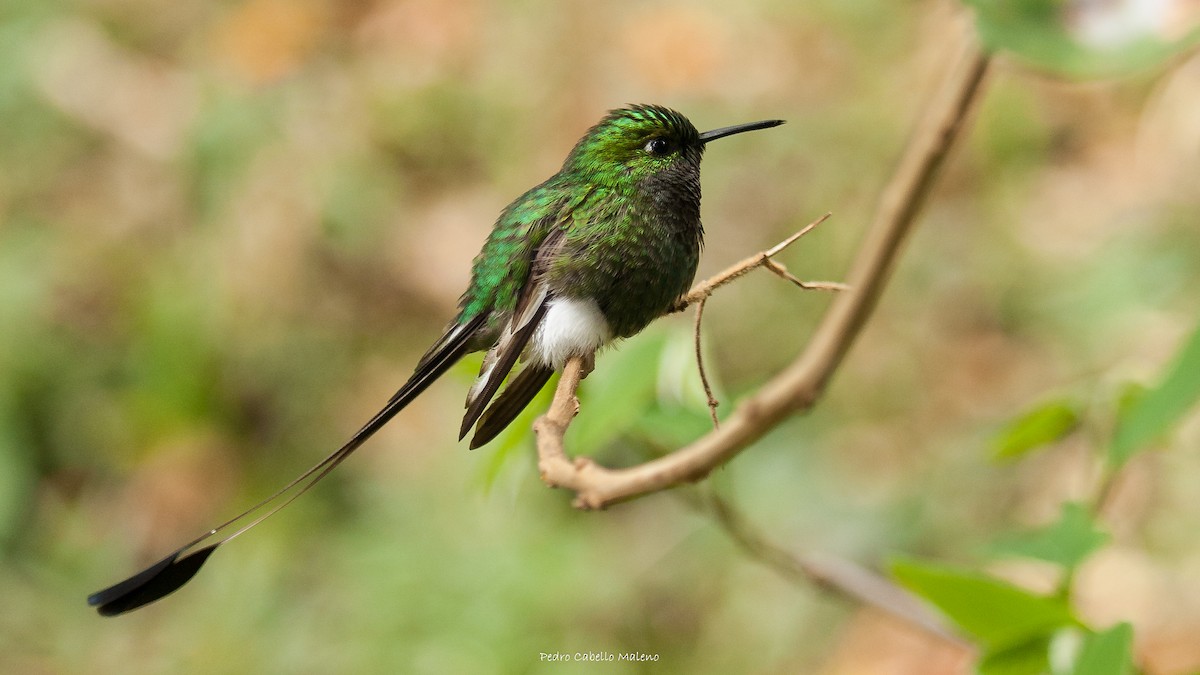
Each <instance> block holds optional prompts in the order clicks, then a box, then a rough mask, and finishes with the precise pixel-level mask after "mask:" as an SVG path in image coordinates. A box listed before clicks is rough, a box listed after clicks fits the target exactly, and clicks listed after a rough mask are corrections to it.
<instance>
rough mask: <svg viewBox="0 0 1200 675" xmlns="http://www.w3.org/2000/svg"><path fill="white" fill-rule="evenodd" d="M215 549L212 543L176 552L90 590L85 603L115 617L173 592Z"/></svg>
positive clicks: (194, 573)
mask: <svg viewBox="0 0 1200 675" xmlns="http://www.w3.org/2000/svg"><path fill="white" fill-rule="evenodd" d="M216 549H217V545H216V544H213V545H212V546H206V547H204V548H202V549H200V550H198V551H196V552H195V553H191V554H189V555H187V556H184V557H183V558H180V557H179V555H180V553H182V552H183V551H176V552H174V553H172V554H171V555H169V556H167V557H166V558H163V559H162V560H160V561H158V562H156V563H154V564H153V565H151V566H150V567H147V568H146V569H144V570H142V571H141V572H138V573H137V574H135V575H133V576H131V577H129V578H128V579H126V580H124V581H122V582H119V583H116V584H113V585H112V586H109V587H108V588H106V589H104V590H102V591H97V592H95V593H92V594H91V595H89V596H88V604H89V605H91V606H92V607H95V608H96V611H97V612H99V613H100V615H101V616H117V615H118V614H124V613H125V612H129V611H132V610H135V609H137V608H139V607H142V606H144V605H148V604H150V603H152V602H154V601H155V600H158V599H160V598H163V597H165V596H167V595H170V594H171V593H174V592H175V591H176V590H177V589H179V587H180V586H183V585H184V584H186V583H187V582H188V581H189V580H190V579H191V578H192V577H194V576H196V572H198V571H200V567H201V566H202V565H203V564H204V561H206V560H208V556H210V555H212V552H213V551H215V550H216Z"/></svg>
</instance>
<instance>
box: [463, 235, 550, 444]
mask: <svg viewBox="0 0 1200 675" xmlns="http://www.w3.org/2000/svg"><path fill="white" fill-rule="evenodd" d="M564 232H565V230H564V229H563V228H561V227H555V228H554V229H552V230H551V231H550V232H549V234H547V235H546V238H545V239H543V240H542V242H541V245H540V246H538V248H537V250H536V251H534V254H533V263H532V264H531V265H530V273H529V278H528V280H527V281H526V283H525V285H524V287H522V288H521V291H520V295H519V296H518V298H517V307H516V310H514V311H513V316H512V319H511V320H510V321H509V323H508V325H507V326H505V327H504V329H503V330H502V331H501V333H500V339H499V340H497V341H496V345H495V346H494V347H492V348H491V350H489V351H488V354H487V356H485V357H484V360H483V367H482V368H481V369H480V374H479V379H477V380H476V381H475V384H474V385H472V386H471V391H470V392H468V394H467V405H466V408H467V412H466V414H465V415H464V416H463V422H462V426H461V427H460V428H459V431H458V438H459V440H462V439H463V437H465V436H466V435H467V432H468V431H470V430H471V427H472V426H474V425H475V422H476V421H478V420H479V417H480V416H481V415H483V411H484V410H485V409H486V408H487V405H488V403H490V402H491V400H492V397H493V396H495V395H496V392H497V391H498V390H499V389H500V385H501V383H503V382H504V378H506V377H508V374H509V373H510V372H511V371H512V369H513V366H514V365H516V363H517V359H518V358H519V357H520V356H521V354H522V352H524V351H525V347H526V345H528V344H529V340H530V339H531V338H532V337H533V335H534V333H535V332H536V331H537V329H538V326H539V325H540V324H541V322H542V317H543V316H545V314H546V308H547V306H548V305H549V303H550V299H551V295H550V290H549V288H548V287H547V285H546V283H545V280H544V279H543V278H542V277H543V275H542V270H543V269H544V268H545V266H546V261H548V260H549V259H550V258H551V257H552V256H553V255H554V254H555V253H556V252H557V251H558V250H559V248H560V247H561V246H562V243H563V241H564V239H565V237H564ZM544 383H545V381H544V380H543V384H544ZM534 393H536V392H534ZM526 403H528V400H526ZM522 407H524V406H522ZM518 412H519V411H518ZM506 424H507V423H506ZM501 429H503V427H501ZM497 431H499V430H497ZM493 435H494V434H493ZM471 447H472V448H474V447H478V445H477V444H474V443H473V444H472V445H471Z"/></svg>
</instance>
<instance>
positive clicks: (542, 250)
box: [88, 105, 783, 616]
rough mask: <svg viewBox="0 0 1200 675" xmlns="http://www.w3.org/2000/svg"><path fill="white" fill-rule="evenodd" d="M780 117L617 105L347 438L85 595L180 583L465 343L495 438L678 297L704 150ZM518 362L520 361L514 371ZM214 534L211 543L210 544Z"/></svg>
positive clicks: (694, 236)
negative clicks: (214, 522) (733, 119)
mask: <svg viewBox="0 0 1200 675" xmlns="http://www.w3.org/2000/svg"><path fill="white" fill-rule="evenodd" d="M780 124H783V120H762V121H759V122H749V123H745V124H737V125H733V126H727V127H721V128H719V129H713V130H712V131H705V132H703V133H701V132H699V131H697V130H696V127H695V126H694V125H693V124H692V123H691V122H690V121H689V120H688V118H686V117H684V116H683V115H682V114H680V113H678V112H676V111H674V110H671V109H669V108H665V107H662V106H658V105H633V106H629V107H626V108H620V109H617V110H612V111H609V112H608V114H607V115H605V117H604V118H603V119H601V120H600V121H599V122H598V123H597V124H596V125H595V126H593V127H591V128H590V129H589V130H588V131H587V133H585V134H584V135H583V137H582V138H581V139H579V141H578V142H577V143H576V144H575V146H574V148H572V150H571V152H570V154H568V155H567V159H566V161H565V162H563V165H562V168H561V169H560V170H559V171H558V173H556V174H554V175H553V176H551V177H550V178H549V179H547V180H546V181H545V182H543V183H541V184H540V185H538V186H536V187H534V188H532V189H530V190H529V191H527V192H526V193H525V194H523V195H521V196H520V197H518V198H517V199H516V200H514V201H513V202H512V203H511V204H509V205H508V206H507V207H505V209H504V210H503V211H502V212H501V214H500V217H499V218H497V219H496V223H495V225H493V227H492V231H491V234H490V235H489V236H488V238H487V241H486V242H485V243H484V245H483V249H482V250H481V251H480V252H479V254H478V255H477V256H476V257H475V259H474V262H473V263H472V266H471V281H470V285H469V286H468V287H467V290H466V292H465V293H463V295H462V297H461V299H460V300H459V303H458V314H457V315H456V316H455V318H454V320H453V321H451V322H450V324H449V326H447V328H446V330H445V332H444V333H443V334H442V336H441V337H440V338H438V340H437V341H436V342H434V343H433V346H432V347H430V348H429V350H428V351H426V352H425V355H424V356H422V357H421V358H420V360H419V361H418V362H417V365H416V368H415V369H414V371H413V374H412V376H411V377H409V379H408V381H406V382H405V383H404V385H403V386H401V387H400V389H399V390H398V391H397V392H396V393H395V394H394V395H393V396H392V397H391V399H389V400H388V402H387V403H386V404H385V405H384V406H383V408H382V409H381V410H380V411H379V412H378V413H376V414H375V416H374V417H372V418H371V419H370V420H369V421H368V422H367V423H366V424H365V425H363V427H362V428H361V429H359V430H358V432H357V433H355V434H354V435H353V436H352V437H351V438H350V440H349V441H347V442H346V443H345V445H343V446H342V447H340V448H338V449H337V450H335V451H334V452H333V453H332V454H330V455H329V456H328V457H326V458H325V459H323V460H321V461H320V462H318V463H317V464H316V465H314V466H313V467H312V468H310V469H308V470H307V471H305V472H304V473H303V474H301V475H300V476H298V477H297V478H295V479H294V480H292V481H291V482H290V483H288V484H287V485H285V486H284V487H283V488H281V489H279V490H278V491H277V492H276V493H275V494H273V495H271V496H270V497H268V498H267V499H265V500H263V501H262V502H259V503H258V504H256V505H255V506H253V507H251V508H250V509H248V510H247V511H245V512H243V513H241V514H240V515H238V516H236V517H234V518H232V519H230V520H229V521H227V522H225V523H223V524H222V525H219V526H217V527H215V528H213V529H211V530H209V531H207V532H205V533H204V534H203V535H201V536H200V537H197V538H196V539H194V540H193V541H191V542H189V543H187V544H186V545H184V546H182V547H180V548H179V549H177V550H175V551H174V552H173V553H171V554H170V555H168V556H167V557H165V558H163V559H162V560H160V561H158V562H157V563H155V564H153V565H151V566H150V567H148V568H146V569H145V570H142V571H141V572H139V573H137V574H135V575H133V576H131V577H129V578H127V579H125V580H124V581H121V582H119V583H117V584H114V585H112V586H110V587H108V588H106V589H104V590H102V591H98V592H96V593H93V594H92V595H91V596H89V597H88V604H89V605H91V606H93V607H96V609H97V611H98V612H99V613H100V614H101V615H104V616H115V615H117V614H122V613H124V612H128V611H130V610H133V609H137V608H139V607H142V606H144V605H146V604H149V603H151V602H154V601H156V600H159V599H160V598H162V597H164V596H166V595H168V594H170V593H172V592H174V591H175V590H177V589H178V588H179V587H181V586H183V585H184V584H185V583H187V582H188V581H189V580H190V579H191V578H192V577H193V576H194V575H195V574H196V572H198V571H199V569H200V567H201V566H202V565H203V564H204V563H205V561H207V560H208V557H209V556H210V555H212V553H213V552H214V551H215V550H216V549H217V547H218V546H220V545H221V544H224V543H226V542H228V541H230V540H231V539H234V538H235V537H237V536H239V535H241V534H242V533H244V532H246V531H247V530H249V529H250V528H252V527H254V526H255V525H257V524H258V523H260V522H262V521H263V520H265V519H266V518H268V517H270V516H271V515H273V514H274V513H276V512H277V511H279V510H280V509H282V508H283V507H285V506H287V505H288V504H290V503H291V502H292V501H294V500H295V499H297V498H298V497H299V496H300V495H302V494H304V493H305V492H307V491H308V490H309V489H310V488H311V487H312V486H313V485H315V484H316V483H317V482H319V481H320V480H321V479H322V478H324V477H325V476H327V475H328V474H329V472H330V471H332V470H333V469H334V468H335V467H337V465H339V464H341V463H342V462H343V461H344V460H345V459H346V458H347V457H349V456H350V455H351V454H352V453H353V452H354V451H355V450H357V449H358V447H359V446H360V445H362V443H363V442H364V441H366V440H367V439H368V438H370V436H371V435H372V434H374V433H375V432H376V431H378V430H379V429H380V428H381V427H383V426H384V425H385V424H386V423H387V422H388V421H389V420H391V419H392V417H393V416H395V415H396V413H398V412H400V411H401V410H403V409H404V407H405V406H407V405H408V404H409V403H410V402H412V401H413V399H415V398H416V397H417V396H418V395H420V394H421V393H422V392H423V391H425V389H426V388H427V387H428V386H429V385H430V384H432V383H433V381H434V380H436V379H437V378H438V377H440V376H441V375H442V374H443V373H445V372H446V371H447V370H448V369H449V368H450V367H451V366H453V365H454V364H455V363H457V362H458V361H459V359H461V358H462V357H463V356H464V355H466V354H468V353H472V352H478V351H486V354H485V356H484V358H483V363H482V366H481V368H480V372H479V377H478V378H477V379H476V380H475V382H474V384H472V386H471V387H470V390H469V392H468V394H467V401H466V414H465V415H464V416H463V421H462V426H461V427H460V428H459V434H458V437H459V440H460V441H461V440H462V439H463V438H464V437H465V436H466V435H467V434H468V433H469V432H470V431H471V430H472V429H474V434H473V435H472V437H471V441H470V447H471V448H476V447H479V446H481V445H483V444H484V443H487V442H488V441H490V440H492V439H493V438H495V436H496V435H497V434H498V433H500V432H501V431H502V430H504V428H505V427H507V426H508V425H509V423H511V422H512V421H513V419H515V418H516V417H517V415H518V414H520V412H521V411H522V410H524V409H525V407H526V406H527V405H528V404H529V402H530V401H531V400H532V399H533V397H534V396H535V395H537V393H538V392H539V391H541V389H542V388H543V387H544V386H545V385H546V383H547V382H548V381H549V379H550V377H551V375H553V374H554V372H556V371H561V370H562V368H563V366H564V365H565V364H566V362H567V361H568V360H569V359H570V358H572V357H582V358H584V359H589V360H590V359H591V358H592V357H593V355H594V354H595V353H596V351H597V350H599V349H600V348H601V347H604V346H606V345H608V344H611V343H612V342H614V341H616V340H620V339H622V338H628V337H630V336H633V335H634V334H636V333H638V332H639V331H641V330H642V329H643V328H645V327H646V326H647V325H648V324H649V323H650V322H651V321H653V320H654V319H656V318H658V317H659V316H661V315H663V314H665V313H667V312H668V311H669V310H670V309H671V308H672V307H674V306H675V304H676V303H677V302H678V301H679V299H680V298H681V297H682V296H683V294H684V293H686V292H687V290H688V288H689V287H690V286H691V283H692V279H693V277H694V276H695V273H696V266H697V264H698V262H699V259H700V250H701V247H702V246H703V242H704V228H703V226H702V225H701V223H700V160H701V157H702V156H703V154H704V149H705V147H707V145H708V143H710V142H712V141H715V140H717V139H719V138H725V137H727V136H732V135H734V134H740V133H743V132H747V131H755V130H759V129H767V128H770V127H775V126H779V125H780ZM518 361H520V362H521V363H522V367H521V370H520V371H519V372H518V373H517V374H516V375H513V376H512V377H511V378H510V377H509V375H510V374H511V373H512V371H513V368H514V367H515V366H516V365H517V363H518ZM506 380H508V381H509V383H508V386H507V387H505V388H504V390H503V391H502V392H501V389H500V388H501V385H502V384H503V383H504V382H505V381H506ZM498 392H499V396H497V393H498ZM206 542H212V543H207V544H206V545H204V546H201V544H205V543H206Z"/></svg>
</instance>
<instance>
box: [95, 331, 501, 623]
mask: <svg viewBox="0 0 1200 675" xmlns="http://www.w3.org/2000/svg"><path fill="white" fill-rule="evenodd" d="M484 324H485V316H484V315H482V314H480V315H476V316H475V317H474V318H472V319H470V320H468V321H466V322H464V323H462V324H456V325H454V326H452V327H451V328H450V329H449V330H447V331H446V334H445V335H443V336H442V338H441V339H439V340H438V342H437V343H435V345H434V348H433V349H431V350H430V351H429V352H428V353H427V354H426V355H425V357H424V358H422V359H421V361H420V363H419V364H418V365H417V368H416V370H415V371H414V372H413V374H412V377H410V378H408V381H407V382H405V383H404V386H402V387H400V389H399V391H397V392H396V393H395V395H393V396H392V398H391V399H390V400H389V401H388V402H387V405H385V406H384V407H383V409H382V410H380V411H379V412H378V413H376V414H375V416H374V417H372V418H371V419H370V421H368V422H367V423H366V424H365V425H363V427H362V428H361V429H359V430H358V432H357V433H355V434H354V436H352V437H351V438H350V440H348V441H346V443H345V445H343V446H342V447H340V448H338V449H337V450H335V451H334V452H333V453H332V454H330V455H329V456H328V457H326V458H325V459H322V460H321V461H320V462H318V463H317V464H315V465H313V467H312V468H310V469H309V470H307V471H305V472H304V473H302V474H300V475H299V476H298V477H297V478H296V479H294V480H293V481H292V482H290V483H288V484H287V485H285V486H283V487H282V488H281V489H280V490H279V491H277V492H276V493H275V494H273V495H271V496H270V497H268V498H266V499H264V500H263V501H261V502H259V503H258V504H255V505H254V506H253V507H251V508H249V509H247V510H246V511H244V512H242V513H241V514H239V515H237V516H236V517H234V518H232V519H230V520H228V521H227V522H225V523H223V524H221V525H218V526H217V527H215V528H213V529H211V530H209V531H208V532H205V533H204V534H203V535H202V536H200V537H197V538H196V539H194V540H193V541H191V542H189V543H188V544H186V545H185V546H181V547H180V548H179V549H177V550H176V551H175V552H173V553H171V554H170V555H168V556H167V557H166V558H163V559H162V560H160V561H158V562H157V563H155V564H154V565H151V566H150V567H148V568H146V569H145V570H142V571H141V572H139V573H137V574H135V575H133V576H131V577H129V578H128V579H125V580H124V581H121V582H119V583H117V584H114V585H112V586H110V587H108V588H106V589H104V590H102V591H98V592H96V593H93V594H92V595H90V596H88V604H89V605H91V606H93V607H95V608H96V610H97V611H98V612H100V614H102V615H104V616H114V615H117V614H122V613H124V612H128V611H130V610H133V609H137V608H138V607H141V606H143V605H146V604H149V603H151V602H154V601H155V600H158V599H159V598H162V597H164V596H166V595H168V594H170V593H172V592H174V591H175V590H176V589H178V588H179V587H180V586H183V585H184V584H185V583H187V582H188V580H189V579H191V578H192V577H193V576H194V575H195V574H196V572H198V571H199V570H200V566H201V565H203V564H204V562H205V561H206V560H208V557H209V556H210V555H212V553H213V551H215V550H216V548H217V547H218V546H220V545H221V544H224V543H225V542H227V541H229V540H231V539H233V538H234V537H237V536H238V535H240V534H242V533H243V532H245V531H247V530H249V529H250V528H252V527H254V526H255V525H257V524H259V523H261V522H262V521H263V520H266V519H267V518H269V517H270V516H271V515H273V514H274V513H275V512H277V511H279V510H280V509H282V508H283V507H285V506H287V505H288V504H291V503H292V502H293V501H295V500H296V498H298V497H299V496H300V495H302V494H304V493H305V492H307V491H308V490H309V489H310V488H311V487H312V486H314V485H316V484H317V483H318V482H320V481H321V479H322V478H324V477H325V476H327V475H329V472H330V471H333V469H334V468H335V467H337V465H338V464H341V463H342V462H343V461H345V459H346V458H347V457H349V456H350V455H351V454H352V453H353V452H354V451H355V450H357V449H358V447H359V446H360V445H362V444H363V442H364V441H366V440H367V439H368V438H370V437H371V435H373V434H374V433H375V432H376V431H379V429H380V428H382V427H383V425H385V424H387V422H388V421H389V420H391V419H392V417H394V416H395V415H396V413H398V412H400V411H401V410H403V409H404V407H405V406H406V405H408V404H409V403H410V402H411V401H412V400H413V399H414V398H416V397H417V395H418V394H420V393H421V392H423V391H425V388H426V387H428V386H429V385H430V384H432V383H433V381H434V380H436V379H437V378H438V377H439V376H441V375H442V373H444V372H446V370H447V369H449V368H450V366H452V365H454V364H455V363H456V362H457V361H458V360H459V359H460V358H462V356H463V355H464V354H466V353H467V352H469V351H471V338H472V337H473V336H474V335H475V334H476V332H477V331H479V330H481V329H483V327H484ZM223 533H228V534H223ZM205 542H212V543H208V544H207V545H206V546H203V547H200V545H201V544H204V543H205Z"/></svg>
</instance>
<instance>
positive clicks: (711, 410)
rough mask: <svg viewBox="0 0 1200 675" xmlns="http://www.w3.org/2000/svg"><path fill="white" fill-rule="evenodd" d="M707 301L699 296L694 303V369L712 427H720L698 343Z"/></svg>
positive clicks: (701, 347)
mask: <svg viewBox="0 0 1200 675" xmlns="http://www.w3.org/2000/svg"><path fill="white" fill-rule="evenodd" d="M707 303H708V298H707V297H704V298H700V300H699V301H698V302H697V303H696V324H695V327H694V332H695V343H696V370H697V371H699V373H700V385H701V386H702V387H704V398H705V400H706V401H707V402H708V414H709V416H710V417H712V423H713V428H714V429H720V428H721V421H720V420H719V419H718V418H717V406H718V405H719V402H718V401H717V397H715V396H713V389H712V385H711V384H709V382H708V373H706V372H705V371H704V347H703V345H702V344H701V343H700V326H701V323H702V322H703V321H704V305H705V304H707Z"/></svg>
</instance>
